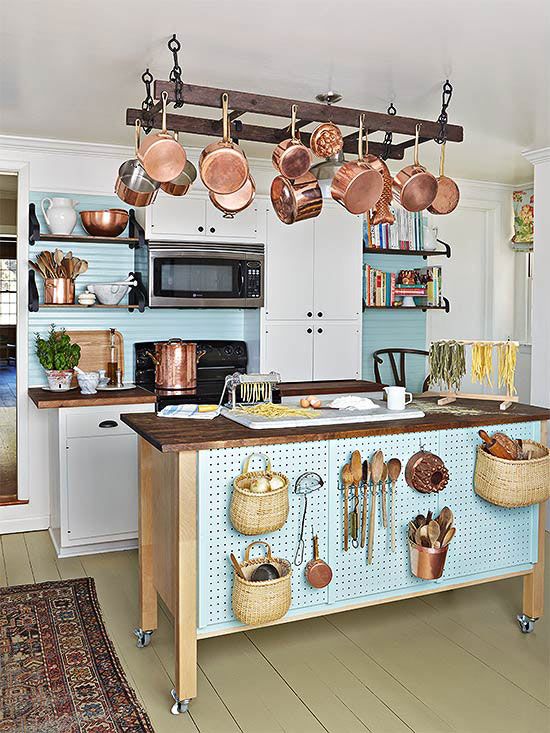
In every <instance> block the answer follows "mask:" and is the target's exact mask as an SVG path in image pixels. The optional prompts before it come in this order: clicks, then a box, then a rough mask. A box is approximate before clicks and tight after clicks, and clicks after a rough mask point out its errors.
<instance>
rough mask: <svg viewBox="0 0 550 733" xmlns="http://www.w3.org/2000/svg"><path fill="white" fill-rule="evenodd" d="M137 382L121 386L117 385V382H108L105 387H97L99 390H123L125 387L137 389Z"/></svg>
mask: <svg viewBox="0 0 550 733" xmlns="http://www.w3.org/2000/svg"><path fill="white" fill-rule="evenodd" d="M135 388H136V385H135V384H123V385H122V386H121V387H117V386H116V384H107V385H106V386H105V387H99V386H98V387H96V389H97V391H98V392H121V391H123V390H125V389H135Z"/></svg>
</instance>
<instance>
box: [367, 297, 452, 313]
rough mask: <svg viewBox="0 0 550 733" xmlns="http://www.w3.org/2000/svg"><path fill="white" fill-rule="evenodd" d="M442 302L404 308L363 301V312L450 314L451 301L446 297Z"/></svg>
mask: <svg viewBox="0 0 550 733" xmlns="http://www.w3.org/2000/svg"><path fill="white" fill-rule="evenodd" d="M411 297H413V298H414V297H416V298H420V297H421V296H420V295H416V296H414V295H413V296H411ZM442 300H443V305H415V307H414V308H412V307H403V306H402V305H367V304H366V303H365V301H363V310H364V311H366V310H369V311H371V310H376V311H381V310H388V311H414V310H417V311H445V313H449V312H450V310H451V304H450V303H449V301H448V300H447V298H445V297H444V298H442Z"/></svg>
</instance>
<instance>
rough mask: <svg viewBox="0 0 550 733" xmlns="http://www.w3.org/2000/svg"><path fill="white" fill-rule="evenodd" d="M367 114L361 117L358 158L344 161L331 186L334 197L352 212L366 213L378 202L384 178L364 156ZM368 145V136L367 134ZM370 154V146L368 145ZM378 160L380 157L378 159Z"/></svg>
mask: <svg viewBox="0 0 550 733" xmlns="http://www.w3.org/2000/svg"><path fill="white" fill-rule="evenodd" d="M364 123H365V115H364V114H362V115H361V116H360V118H359V140H358V156H357V160H353V161H349V162H347V163H344V165H343V166H341V167H340V168H339V169H338V170H337V171H336V173H335V175H334V178H333V179H332V185H331V187H330V193H331V195H332V198H333V199H334V200H335V201H337V202H338V203H339V204H341V205H342V206H344V207H345V208H346V209H347V210H348V211H349V212H350V213H351V214H364V213H365V212H366V211H368V210H369V209H372V207H373V206H374V205H375V204H376V202H377V201H378V199H379V198H380V195H381V193H382V189H383V188H384V179H383V178H382V175H381V173H380V171H379V170H376V169H375V168H374V167H373V166H372V165H371V164H370V163H368V162H367V161H366V160H365V159H364V157H363V129H364ZM367 146H368V136H367ZM367 154H368V147H367ZM377 160H378V159H377Z"/></svg>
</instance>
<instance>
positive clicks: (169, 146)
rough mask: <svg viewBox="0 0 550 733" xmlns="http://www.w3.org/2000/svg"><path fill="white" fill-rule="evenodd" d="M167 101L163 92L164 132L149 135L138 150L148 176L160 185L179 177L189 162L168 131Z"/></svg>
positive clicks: (166, 95) (166, 96)
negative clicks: (186, 162)
mask: <svg viewBox="0 0 550 733" xmlns="http://www.w3.org/2000/svg"><path fill="white" fill-rule="evenodd" d="M167 100H168V94H167V93H166V92H162V130H161V131H160V132H154V133H153V134H152V135H148V136H147V137H146V138H145V140H144V141H143V142H142V143H141V145H140V146H139V150H138V158H139V159H140V161H141V163H142V165H143V167H144V168H145V170H146V171H147V173H148V175H149V176H151V178H153V179H154V180H155V181H159V182H160V183H165V182H167V181H171V180H172V179H174V178H176V177H177V176H179V174H180V173H181V172H182V170H183V168H184V166H185V161H186V160H187V156H186V154H185V150H184V149H183V148H182V147H181V145H180V144H179V143H178V142H177V140H174V138H173V137H172V135H170V133H169V132H168V130H167V129H166V102H167Z"/></svg>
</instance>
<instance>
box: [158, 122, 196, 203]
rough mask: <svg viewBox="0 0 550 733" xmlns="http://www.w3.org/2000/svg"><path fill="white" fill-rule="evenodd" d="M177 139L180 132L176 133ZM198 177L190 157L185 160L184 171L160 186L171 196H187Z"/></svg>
mask: <svg viewBox="0 0 550 733" xmlns="http://www.w3.org/2000/svg"><path fill="white" fill-rule="evenodd" d="M174 138H175V140H178V133H177V132H175V133H174ZM196 177H197V169H196V168H195V166H194V165H193V163H191V161H190V160H189V158H187V160H186V161H185V165H184V166H183V170H182V172H181V173H180V174H179V176H176V178H173V179H172V180H171V181H167V182H165V183H161V184H160V187H161V188H162V190H163V191H164V192H165V193H168V194H170V196H185V194H186V193H187V191H189V188H190V187H191V185H192V184H193V183H194V181H195V179H196Z"/></svg>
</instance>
